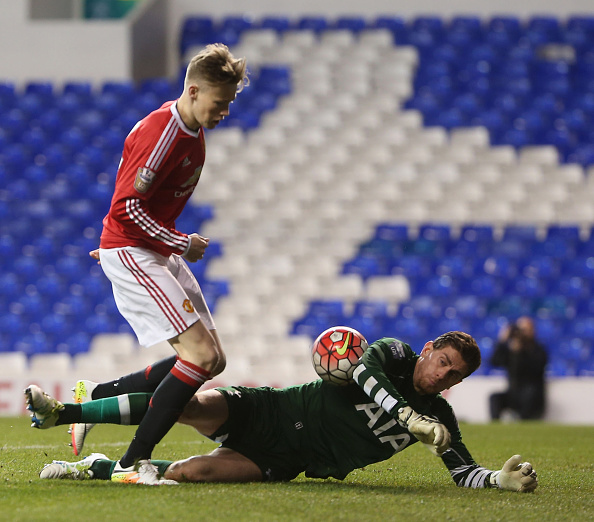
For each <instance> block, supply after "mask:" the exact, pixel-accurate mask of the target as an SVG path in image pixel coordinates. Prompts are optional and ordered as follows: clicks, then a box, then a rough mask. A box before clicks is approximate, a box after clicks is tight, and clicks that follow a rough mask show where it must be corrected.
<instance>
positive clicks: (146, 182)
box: [134, 167, 157, 194]
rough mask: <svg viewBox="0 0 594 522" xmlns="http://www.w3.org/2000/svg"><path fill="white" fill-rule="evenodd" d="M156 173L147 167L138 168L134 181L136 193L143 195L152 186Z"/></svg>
mask: <svg viewBox="0 0 594 522" xmlns="http://www.w3.org/2000/svg"><path fill="white" fill-rule="evenodd" d="M156 175H157V173H156V172H154V171H152V170H151V169H149V168H147V167H140V168H139V169H138V171H137V172H136V179H135V180H134V188H135V189H136V191H137V192H140V193H141V194H144V193H145V192H146V191H147V190H148V189H149V188H150V187H151V185H152V184H153V181H154V180H155V176H156Z"/></svg>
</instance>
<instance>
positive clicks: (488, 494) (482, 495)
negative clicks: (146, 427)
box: [0, 417, 594, 522]
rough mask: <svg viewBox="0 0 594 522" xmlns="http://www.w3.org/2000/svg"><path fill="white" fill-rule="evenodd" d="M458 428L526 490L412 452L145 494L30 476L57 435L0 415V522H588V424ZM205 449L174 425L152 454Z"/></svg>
mask: <svg viewBox="0 0 594 522" xmlns="http://www.w3.org/2000/svg"><path fill="white" fill-rule="evenodd" d="M461 428H462V434H463V436H464V441H465V443H466V445H467V446H468V448H469V449H470V451H471V453H472V454H473V456H474V457H475V459H476V460H477V461H478V462H479V463H480V464H482V465H484V466H485V467H488V468H490V469H500V468H501V466H502V465H503V463H504V462H505V460H507V459H508V458H509V457H510V456H511V455H512V454H514V453H520V454H521V455H522V456H523V457H524V458H525V459H526V460H529V461H530V462H532V464H533V465H534V467H535V469H536V470H537V472H538V476H539V487H538V489H537V490H536V492H535V493H534V494H520V493H511V492H506V491H499V490H492V489H489V490H470V489H464V488H458V487H456V486H455V485H454V482H453V481H452V480H451V478H450V476H449V473H448V471H447V469H446V468H445V466H444V465H443V464H442V463H441V461H440V460H439V459H437V458H435V457H433V456H432V455H431V454H430V453H429V452H428V451H426V450H425V449H424V448H423V447H420V445H416V446H415V447H413V448H410V449H408V450H406V451H404V452H403V453H401V454H399V455H396V456H394V457H393V458H392V459H390V460H388V461H386V462H383V463H379V464H375V465H373V466H369V467H367V468H365V469H361V470H356V471H354V472H353V473H351V474H350V475H349V476H348V477H347V478H346V480H344V481H342V482H340V481H337V480H331V479H329V480H311V479H306V478H304V477H298V478H297V479H296V480H294V481H292V482H289V483H281V484H264V483H254V484H182V485H179V486H171V487H150V486H130V485H123V484H111V483H110V482H105V481H84V482H79V481H67V480H61V481H60V480H56V481H52V480H41V479H39V477H38V473H39V471H40V470H41V468H42V467H43V464H44V463H46V462H50V461H51V460H52V459H64V460H76V457H74V455H73V454H72V451H71V448H69V447H68V446H67V443H68V441H69V438H68V437H69V436H68V435H67V433H66V429H67V428H66V427H58V428H53V429H50V430H43V431H42V430H34V429H31V428H29V420H28V418H26V417H16V418H15V417H12V418H0V520H10V521H21V520H23V521H24V520H27V521H37V520H52V521H61V520H69V521H71V520H73V519H80V520H85V521H86V522H87V521H95V520H101V521H103V520H109V519H119V520H129V521H136V520H213V521H227V520H228V521H231V520H232V521H301V520H303V521H306V520H307V521H311V520H332V521H333V520H353V521H375V520H378V521H379V520H381V521H386V520H464V521H472V520H477V521H478V520H480V521H491V520H501V521H504V520H505V521H516V520H517V521H528V520H539V521H549V520H550V521H565V520H567V521H582V520H583V521H586V520H588V521H592V520H594V427H584V426H581V427H571V426H557V425H552V424H544V423H538V422H533V423H521V424H507V425H506V424H492V425H462V426H461ZM134 430H135V428H134V427H124V426H98V427H96V428H95V429H94V430H93V432H92V433H91V434H90V435H89V442H88V444H87V446H86V448H85V450H86V451H85V455H87V454H88V453H91V452H93V451H101V452H103V453H105V454H107V455H108V456H110V457H114V458H117V457H119V456H120V455H121V454H122V453H123V452H124V451H125V449H126V448H127V446H128V442H129V441H130V440H131V438H132V435H133V433H134ZM417 446H419V447H417ZM214 447H215V445H214V444H213V443H211V442H210V441H208V440H206V439H203V438H202V437H199V436H197V435H196V434H195V432H194V431H193V430H192V429H191V428H188V427H187V426H176V427H175V428H174V429H173V430H172V431H171V432H170V433H169V434H168V435H167V436H166V437H165V439H163V441H162V442H161V444H159V446H158V447H157V449H156V450H155V453H154V457H155V458H164V459H178V458H185V457H187V456H189V455H193V454H201V453H206V452H208V451H210V450H211V449H213V448H214Z"/></svg>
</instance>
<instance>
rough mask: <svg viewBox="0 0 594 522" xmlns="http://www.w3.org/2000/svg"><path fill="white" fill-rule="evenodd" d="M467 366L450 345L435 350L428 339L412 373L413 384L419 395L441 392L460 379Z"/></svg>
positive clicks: (466, 371) (465, 373)
mask: <svg viewBox="0 0 594 522" xmlns="http://www.w3.org/2000/svg"><path fill="white" fill-rule="evenodd" d="M467 373H468V366H467V365H466V363H465V362H464V359H462V355H461V354H460V352H459V351H458V350H456V349H454V348H452V347H451V346H444V347H443V348H441V349H439V350H436V349H434V348H433V342H432V341H429V342H428V343H427V344H425V346H424V347H423V350H422V351H421V355H420V357H419V359H418V361H417V364H416V366H415V370H414V373H413V385H414V387H415V390H416V391H417V392H418V393H420V394H421V395H432V394H436V393H441V392H442V391H444V390H447V389H448V388H451V387H452V386H454V385H455V384H458V383H459V382H460V381H462V379H463V377H464V376H465V375H467Z"/></svg>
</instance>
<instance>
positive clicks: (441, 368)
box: [25, 332, 538, 492]
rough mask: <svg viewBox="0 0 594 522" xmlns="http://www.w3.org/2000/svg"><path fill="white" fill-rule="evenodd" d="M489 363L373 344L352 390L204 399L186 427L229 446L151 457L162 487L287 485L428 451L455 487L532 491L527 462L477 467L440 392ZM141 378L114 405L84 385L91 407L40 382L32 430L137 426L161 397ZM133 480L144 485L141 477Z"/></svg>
mask: <svg viewBox="0 0 594 522" xmlns="http://www.w3.org/2000/svg"><path fill="white" fill-rule="evenodd" d="M480 362H481V356H480V351H479V348H478V346H477V344H476V341H475V340H474V339H473V338H472V337H471V336H470V335H468V334H466V333H463V332H448V333H445V334H443V335H441V336H439V337H437V338H436V339H435V340H433V341H429V342H427V343H426V344H425V346H424V347H423V349H422V351H421V353H420V354H419V355H417V354H415V353H414V351H413V350H412V349H411V348H410V346H409V345H407V344H405V343H403V342H401V341H399V340H397V339H394V338H383V339H380V340H378V341H376V342H374V343H372V344H371V345H370V346H369V348H368V349H367V351H366V352H365V353H364V354H363V356H362V357H361V360H360V362H359V364H358V365H357V367H356V369H355V373H354V380H355V382H354V383H352V384H349V385H346V386H336V385H333V384H330V383H327V382H324V381H322V380H316V381H313V382H310V383H307V384H303V385H298V386H290V387H287V388H282V389H277V388H268V387H262V388H248V387H242V386H234V387H228V388H217V389H211V390H206V391H201V392H198V393H196V395H195V396H194V397H193V399H192V400H191V401H190V402H189V403H188V405H187V406H186V408H185V410H184V412H183V414H182V415H181V416H180V418H179V420H178V422H180V423H183V424H187V425H190V426H193V427H194V428H195V429H196V430H197V431H198V432H199V433H201V434H202V435H205V436H206V437H208V438H210V439H211V440H213V441H215V442H218V443H220V446H219V447H218V448H217V449H215V450H214V451H213V452H211V453H210V454H208V455H198V456H193V457H190V458H188V459H185V460H181V461H176V462H171V461H158V460H153V461H152V464H154V465H156V466H157V467H158V469H159V472H160V474H161V475H160V478H159V480H158V481H157V482H154V484H175V483H176V482H252V481H284V480H291V479H293V478H295V477H297V476H298V475H299V474H300V473H302V472H304V473H305V476H306V477H311V478H327V477H334V478H337V479H344V478H345V477H346V476H347V475H348V474H349V473H350V472H351V471H352V470H354V469H357V468H362V467H364V466H367V465H369V464H372V463H375V462H380V461H383V460H386V459H388V458H390V457H392V456H393V455H394V454H396V453H399V452H401V451H403V450H404V449H406V448H407V447H409V446H411V445H412V444H414V443H416V442H422V443H423V444H425V445H426V446H427V448H428V449H429V450H430V451H431V452H432V453H434V454H435V455H437V456H439V457H440V458H441V460H442V461H443V463H444V464H445V466H446V467H447V469H448V470H449V472H450V475H451V477H452V479H453V480H454V482H455V483H456V484H457V485H458V486H461V487H468V488H500V489H505V490H511V491H522V492H528V491H534V489H536V487H537V485H538V480H537V476H536V472H535V471H534V470H533V468H532V466H531V464H529V463H527V462H522V458H521V457H520V456H519V455H514V456H513V457H511V458H510V459H509V460H508V461H507V462H506V463H505V464H504V465H503V467H502V469H501V470H496V471H494V470H489V469H486V468H484V467H482V466H480V465H479V464H477V463H476V462H475V461H474V459H473V458H472V456H471V455H470V452H469V451H468V449H467V448H466V446H465V445H464V443H463V442H462V437H461V434H460V430H459V427H458V423H457V421H456V417H455V415H454V412H453V410H452V408H451V406H450V405H449V403H448V402H447V401H446V400H445V399H444V398H443V397H442V396H441V395H440V392H442V391H444V390H446V389H448V388H450V387H452V386H454V385H456V384H458V383H460V382H461V381H462V379H464V378H465V377H467V376H469V375H470V374H471V373H472V372H474V371H475V370H476V369H477V368H478V367H479V365H480ZM163 371H164V370H163ZM141 373H142V372H139V374H138V375H136V376H135V374H131V375H130V376H127V377H126V378H122V379H120V380H119V381H118V386H113V387H112V389H113V397H105V394H106V392H105V390H103V391H102V393H101V394H100V395H101V397H98V396H97V394H95V393H94V391H95V390H99V388H95V389H93V385H94V383H91V382H90V381H79V382H85V383H87V387H88V388H89V389H90V395H91V396H90V397H89V399H92V400H89V401H88V402H84V403H82V404H62V403H60V402H59V401H57V400H56V399H54V398H52V397H50V396H48V395H47V394H45V393H44V392H43V391H42V390H41V389H40V388H38V387H37V386H35V385H31V386H30V387H29V388H27V390H26V391H25V396H26V401H27V404H28V408H29V409H30V410H31V411H32V412H33V415H32V418H33V424H32V426H34V427H38V428H49V427H53V426H56V425H62V424H66V425H67V424H71V423H114V424H138V423H139V422H140V420H141V419H142V417H143V415H144V412H145V411H146V409H147V407H148V404H149V401H150V398H151V392H152V391H154V390H150V389H148V388H149V385H148V384H147V385H146V388H147V389H142V380H141V376H140V374H141ZM145 374H147V375H148V373H147V372H145ZM126 379H128V381H126ZM147 382H148V381H147ZM151 386H154V383H152V384H151ZM116 392H119V393H118V395H117V396H116ZM122 392H124V394H122ZM132 392H134V393H132ZM138 392H142V393H138ZM114 466H115V461H112V460H109V459H108V458H107V457H106V456H105V455H103V454H99V453H95V454H92V455H90V456H89V457H86V458H85V459H83V460H81V461H78V462H65V461H54V462H52V463H51V464H47V465H46V466H45V468H44V469H43V470H42V471H41V474H40V476H41V478H47V479H51V478H54V479H55V478H71V479H88V478H94V479H104V480H110V479H111V478H112V471H113V469H114ZM139 476H141V474H139ZM120 482H121V480H120ZM128 482H136V483H142V482H138V481H135V480H134V478H133V477H132V478H130V479H129V480H128Z"/></svg>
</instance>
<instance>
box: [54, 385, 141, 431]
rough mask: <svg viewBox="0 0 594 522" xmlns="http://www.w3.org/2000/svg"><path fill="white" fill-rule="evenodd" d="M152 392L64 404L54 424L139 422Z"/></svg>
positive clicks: (127, 423) (134, 423) (133, 423)
mask: <svg viewBox="0 0 594 522" xmlns="http://www.w3.org/2000/svg"><path fill="white" fill-rule="evenodd" d="M151 397H152V394H150V393H130V394H128V395H118V396H117V397H109V398H107V399H97V400H96V401H89V402H84V403H82V404H64V409H63V410H62V411H61V412H60V417H59V418H58V422H56V424H73V423H78V422H84V423H89V424H126V425H129V424H132V425H137V424H140V421H141V420H142V418H143V417H144V414H145V413H146V410H147V409H148V406H149V402H150V400H151Z"/></svg>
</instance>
